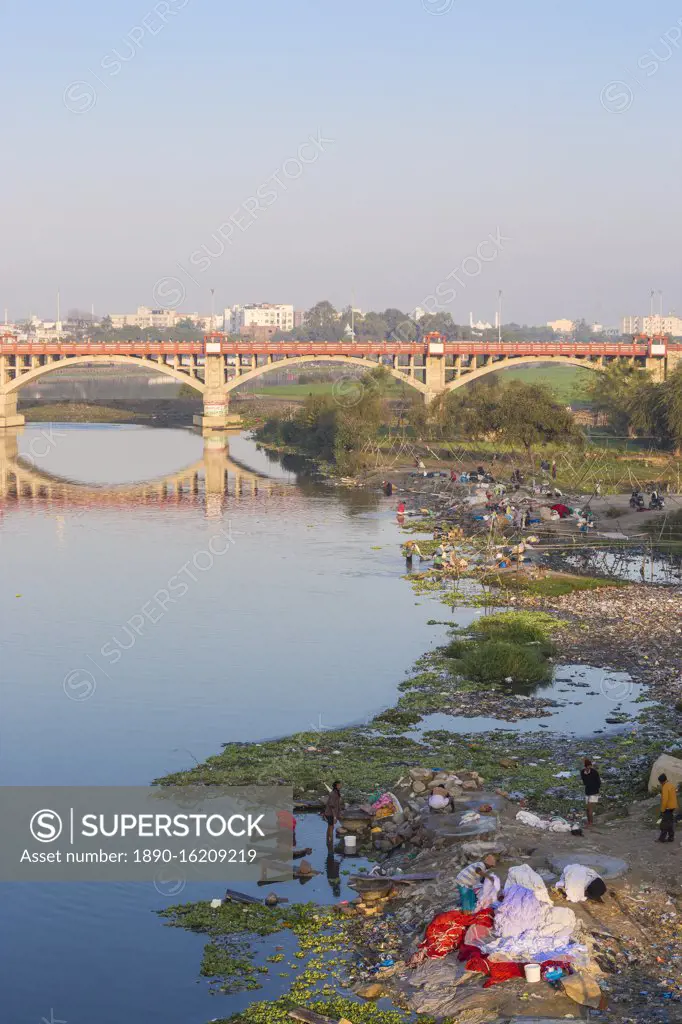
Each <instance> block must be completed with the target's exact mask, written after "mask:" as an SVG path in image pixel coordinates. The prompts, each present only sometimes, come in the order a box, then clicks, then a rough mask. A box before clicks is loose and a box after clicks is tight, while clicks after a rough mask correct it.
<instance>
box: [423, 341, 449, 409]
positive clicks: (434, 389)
mask: <svg viewBox="0 0 682 1024" xmlns="http://www.w3.org/2000/svg"><path fill="white" fill-rule="evenodd" d="M425 367H426V369H425V373H424V383H425V384H426V394H425V396H424V397H425V399H426V404H427V405H430V404H431V402H432V401H433V400H434V398H437V396H438V395H439V394H440V393H441V392H442V391H445V356H444V355H430V354H429V355H427V356H426V359H425Z"/></svg>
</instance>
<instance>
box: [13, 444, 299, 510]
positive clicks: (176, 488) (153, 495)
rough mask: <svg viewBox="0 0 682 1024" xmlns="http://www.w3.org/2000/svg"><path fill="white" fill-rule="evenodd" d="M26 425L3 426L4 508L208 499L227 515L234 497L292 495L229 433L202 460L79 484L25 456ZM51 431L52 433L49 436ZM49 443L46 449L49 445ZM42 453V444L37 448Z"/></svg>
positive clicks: (184, 503) (187, 504)
mask: <svg viewBox="0 0 682 1024" xmlns="http://www.w3.org/2000/svg"><path fill="white" fill-rule="evenodd" d="M20 432H21V428H19V429H17V428H8V429H5V430H3V431H0V513H1V512H3V511H9V510H12V509H15V508H34V507H41V508H49V509H52V510H56V511H66V510H69V511H73V510H75V511H76V512H78V511H79V510H81V509H86V508H122V507H131V506H133V507H137V506H150V505H163V506H167V507H171V508H176V509H178V510H183V509H189V508H192V507H193V506H194V505H195V504H196V503H197V501H199V502H203V504H204V506H205V509H206V514H207V515H209V516H213V515H220V514H222V509H223V506H224V504H225V503H226V501H228V500H229V499H234V498H262V497H274V496H278V497H293V496H295V493H296V491H295V488H293V487H291V486H290V485H289V484H287V483H286V481H283V480H276V479H274V478H272V477H268V476H265V475H264V474H262V473H257V472H254V471H253V470H251V469H248V468H247V467H246V466H243V465H242V464H241V463H239V462H237V461H235V460H234V459H233V458H232V457H231V456H230V450H229V438H228V436H227V435H225V434H222V435H221V434H213V433H210V434H209V435H208V436H206V437H205V438H204V451H203V456H202V458H201V459H199V460H197V461H196V462H195V463H193V464H192V465H191V466H186V467H185V468H183V469H181V470H179V471H178V472H176V473H171V474H168V475H166V476H163V477H158V478H157V479H154V480H145V481H144V482H141V483H129V484H118V485H111V486H110V485H94V484H83V483H77V482H75V481H73V480H68V479H64V478H63V477H58V476H55V475H54V474H52V473H49V472H46V471H45V470H44V469H41V468H40V467H39V465H38V464H37V458H36V457H35V456H33V457H32V456H30V455H29V456H25V455H21V454H20V451H19V434H20ZM46 436H47V435H46ZM48 447H49V446H48V444H47V443H46V445H45V449H46V450H47V448H48ZM37 451H38V453H39V454H42V448H41V446H38V449H37Z"/></svg>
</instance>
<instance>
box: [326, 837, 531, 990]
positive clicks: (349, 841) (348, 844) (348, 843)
mask: <svg viewBox="0 0 682 1024" xmlns="http://www.w3.org/2000/svg"><path fill="white" fill-rule="evenodd" d="M357 841H358V840H357V836H344V837H343V849H344V851H345V853H355V848H356V846H357ZM539 969H540V968H538V970H539Z"/></svg>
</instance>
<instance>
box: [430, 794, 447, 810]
mask: <svg viewBox="0 0 682 1024" xmlns="http://www.w3.org/2000/svg"><path fill="white" fill-rule="evenodd" d="M449 804H450V797H449V796H441V794H440V793H432V794H431V796H430V797H429V807H433V809H434V811H442V810H443V808H444V807H448V806H449Z"/></svg>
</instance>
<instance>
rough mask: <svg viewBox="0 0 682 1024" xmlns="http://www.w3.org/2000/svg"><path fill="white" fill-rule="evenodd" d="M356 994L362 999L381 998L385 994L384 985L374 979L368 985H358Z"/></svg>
mask: <svg viewBox="0 0 682 1024" xmlns="http://www.w3.org/2000/svg"><path fill="white" fill-rule="evenodd" d="M355 994H356V995H357V996H360V998H361V999H380V998H381V996H382V995H383V994H384V986H383V985H380V984H379V983H378V982H376V981H372V982H369V984H367V985H358V987H357V988H356V989H355Z"/></svg>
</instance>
